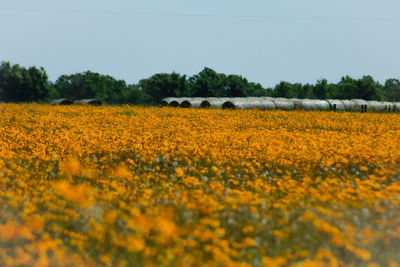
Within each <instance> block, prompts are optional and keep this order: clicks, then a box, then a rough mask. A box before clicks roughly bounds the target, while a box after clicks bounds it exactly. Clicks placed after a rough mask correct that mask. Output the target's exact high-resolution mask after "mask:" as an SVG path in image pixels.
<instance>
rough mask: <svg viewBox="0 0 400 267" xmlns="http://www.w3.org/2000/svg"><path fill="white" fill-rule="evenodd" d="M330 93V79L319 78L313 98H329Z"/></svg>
mask: <svg viewBox="0 0 400 267" xmlns="http://www.w3.org/2000/svg"><path fill="white" fill-rule="evenodd" d="M328 93H329V86H328V81H327V80H326V79H321V80H318V81H317V83H316V84H315V86H314V89H313V98H315V99H327V98H328Z"/></svg>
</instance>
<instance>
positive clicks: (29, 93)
mask: <svg viewBox="0 0 400 267" xmlns="http://www.w3.org/2000/svg"><path fill="white" fill-rule="evenodd" d="M49 88H50V83H49V82H48V77H47V74H46V71H45V70H44V69H43V68H42V67H40V68H37V67H29V68H28V69H26V68H25V67H21V66H19V65H18V64H15V65H11V64H10V62H2V63H1V65H0V99H2V100H3V101H6V102H32V101H36V102H37V101H41V100H45V99H46V98H47V97H48V95H49Z"/></svg>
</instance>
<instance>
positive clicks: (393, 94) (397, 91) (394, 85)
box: [383, 79, 400, 101]
mask: <svg viewBox="0 0 400 267" xmlns="http://www.w3.org/2000/svg"><path fill="white" fill-rule="evenodd" d="M383 92H384V94H385V97H386V100H388V101H399V100H400V80H398V79H388V80H386V82H385V85H384V86H383Z"/></svg>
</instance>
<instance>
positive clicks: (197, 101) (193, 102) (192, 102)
mask: <svg viewBox="0 0 400 267" xmlns="http://www.w3.org/2000/svg"><path fill="white" fill-rule="evenodd" d="M204 100H205V98H203V97H193V98H188V99H186V100H184V101H182V103H181V107H183V108H200V105H201V103H202V102H203V101H204Z"/></svg>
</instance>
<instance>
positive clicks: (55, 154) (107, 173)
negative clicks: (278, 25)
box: [0, 104, 400, 267]
mask: <svg viewBox="0 0 400 267" xmlns="http://www.w3.org/2000/svg"><path fill="white" fill-rule="evenodd" d="M399 263H400V116H399V115H397V114H368V113H363V114H361V113H333V112H301V111H295V112H284V111H257V110H252V111H250V110H248V111H246V110H192V109H173V108H142V107H127V106H126V107H110V106H108V107H107V106H106V107H82V106H65V107H54V106H47V105H35V104H31V105H12V104H2V105H0V266H369V267H372V266H393V267H394V266H400V264H399Z"/></svg>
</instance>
